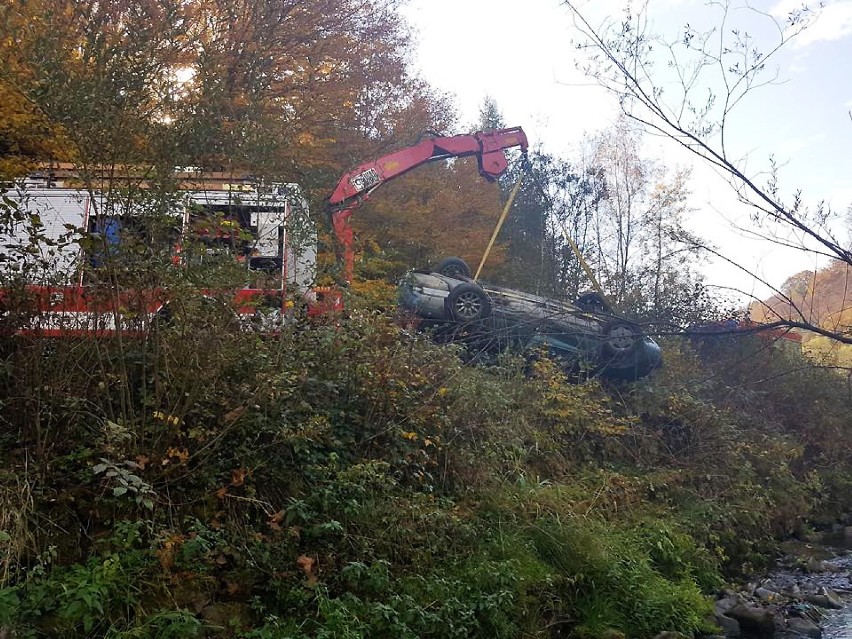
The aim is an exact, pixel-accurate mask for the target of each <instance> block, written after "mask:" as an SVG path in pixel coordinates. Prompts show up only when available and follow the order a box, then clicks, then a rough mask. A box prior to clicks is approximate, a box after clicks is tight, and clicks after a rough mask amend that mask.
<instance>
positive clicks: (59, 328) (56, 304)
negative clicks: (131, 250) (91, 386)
mask: <svg viewBox="0 0 852 639" xmlns="http://www.w3.org/2000/svg"><path fill="white" fill-rule="evenodd" d="M205 186H206V188H203V189H188V190H182V191H179V192H177V193H175V194H174V195H173V197H170V198H169V200H168V203H167V204H164V203H163V201H162V200H161V199H159V200H157V199H155V198H153V197H147V195H146V193H145V192H144V191H140V190H137V191H136V192H135V194H136V197H133V198H129V197H126V194H123V192H122V191H121V190H119V189H107V190H95V189H91V190H82V189H77V188H68V187H67V186H66V185H65V184H62V183H60V184H58V185H56V186H54V185H53V184H45V183H41V184H39V183H32V182H31V183H30V184H23V185H18V186H15V187H13V188H8V189H7V190H5V192H4V193H3V198H2V201H0V318H2V321H0V329H3V328H4V327H3V326H2V324H6V326H5V329H6V330H5V331H4V332H6V333H8V332H9V331H10V330H11V332H14V333H21V332H24V333H28V332H38V333H40V334H48V335H61V334H66V333H79V332H84V333H88V332H92V331H94V332H105V331H106V332H110V331H115V330H116V328H117V327H119V326H121V327H122V328H123V329H124V330H145V323H146V320H150V319H151V318H152V317H156V316H158V315H159V316H164V315H165V314H168V313H169V312H170V308H171V307H170V305H171V306H173V305H174V300H170V299H169V294H168V292H167V291H164V290H159V289H155V290H138V287H137V288H135V289H134V288H130V289H124V288H122V287H120V285H116V283H115V281H113V282H112V286H110V280H109V278H106V277H101V275H102V274H103V269H104V268H105V267H106V266H107V265H108V264H109V263H110V260H111V259H114V261H115V262H116V263H117V262H119V261H120V260H123V259H125V258H124V257H123V254H122V252H121V248H122V247H123V246H125V245H126V244H127V243H128V242H130V241H136V242H139V241H140V240H141V241H143V242H147V243H148V244H149V245H150V244H151V243H157V245H158V248H159V250H160V252H161V254H163V253H165V254H167V260H168V261H170V262H171V263H172V264H174V266H175V267H177V268H180V267H182V266H184V267H190V266H198V264H199V263H200V262H203V261H204V260H206V259H209V258H212V257H216V258H219V259H221V258H222V256H223V255H227V256H229V257H232V258H233V260H234V262H235V264H236V265H237V267H238V268H244V270H245V277H244V281H243V283H242V285H241V286H239V287H237V288H236V289H231V290H228V291H221V290H216V291H215V296H216V298H217V299H221V298H223V297H227V302H226V303H227V304H228V305H230V307H231V308H232V310H233V312H234V313H236V315H237V316H238V317H241V318H246V317H248V316H257V315H258V314H259V307H260V306H265V307H266V308H265V309H264V310H265V311H268V310H269V307H270V306H272V307H273V308H274V307H277V308H275V310H276V311H278V314H279V315H281V314H284V313H286V312H287V311H288V309H289V308H290V307H292V305H293V304H294V303H295V304H298V305H301V306H304V307H306V308H307V310H308V313H312V314H316V313H320V312H324V311H326V310H328V307H329V305H330V306H331V307H334V306H336V305H338V304H339V297H336V296H334V295H332V294H331V293H330V292H329V291H325V290H323V289H317V288H316V287H315V286H314V284H315V278H316V257H317V254H316V244H317V236H316V229H315V227H314V224H313V221H312V220H311V217H310V215H309V212H308V206H307V202H306V200H305V198H304V197H303V195H302V194H301V191H300V190H299V188H298V187H297V186H296V185H294V184H281V185H274V186H272V187H268V188H266V189H263V190H259V189H257V188H256V187H255V186H253V185H251V184H248V183H245V182H230V183H227V182H220V183H218V184H215V185H214V187H215V188H211V185H210V184H207V185H205ZM152 220H157V221H158V227H157V228H159V229H160V232H159V233H158V234H157V237H153V236H152V232H151V229H152V226H151V224H150V223H151V221H152ZM116 288H119V289H120V290H116ZM22 294H23V295H24V296H25V298H26V299H24V300H23V302H25V303H24V304H22V303H21V301H22V300H21V299H18V300H17V301H16V302H14V303H13V300H12V297H13V296H14V295H18V296H19V297H20V295H22ZM209 295H210V297H211V298H212V297H213V296H214V292H213V291H211V292H210V294H209ZM13 308H14V309H20V308H26V309H29V310H28V311H27V312H26V313H23V314H21V313H18V314H17V316H16V315H15V313H13V312H12V309H13ZM128 318H133V320H132V321H131V320H130V319H128ZM140 318H141V319H140Z"/></svg>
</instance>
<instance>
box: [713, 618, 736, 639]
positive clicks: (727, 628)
mask: <svg viewBox="0 0 852 639" xmlns="http://www.w3.org/2000/svg"><path fill="white" fill-rule="evenodd" d="M713 621H714V623H715V624H716V625H717V626H719V627H720V628H721V629H722V632H724V633H725V636H726V637H730V638H731V639H733V638H734V637H739V636H740V635H741V634H742V631H741V630H740V622H739V621H737V620H736V619H732V618H731V617H728V616H727V615H714V619H713Z"/></svg>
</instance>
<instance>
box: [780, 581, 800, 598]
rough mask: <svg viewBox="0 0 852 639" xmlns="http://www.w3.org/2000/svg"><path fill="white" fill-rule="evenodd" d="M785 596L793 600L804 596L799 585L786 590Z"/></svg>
mask: <svg viewBox="0 0 852 639" xmlns="http://www.w3.org/2000/svg"><path fill="white" fill-rule="evenodd" d="M784 594H785V595H786V596H788V597H791V598H793V599H795V598H797V597H801V596H802V589H801V588H799V584H793V585H792V586H789V587H787V588H785V589H784Z"/></svg>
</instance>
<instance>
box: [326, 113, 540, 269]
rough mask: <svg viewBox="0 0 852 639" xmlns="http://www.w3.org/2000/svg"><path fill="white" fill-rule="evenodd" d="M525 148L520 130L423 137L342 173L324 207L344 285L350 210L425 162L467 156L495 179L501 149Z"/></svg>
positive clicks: (502, 164) (503, 164) (501, 168)
mask: <svg viewBox="0 0 852 639" xmlns="http://www.w3.org/2000/svg"><path fill="white" fill-rule="evenodd" d="M528 146H529V143H528V142H527V136H526V134H525V133H524V131H523V129H522V128H521V127H514V128H510V129H499V130H495V131H478V132H476V133H471V134H465V135H453V136H434V137H427V138H424V139H422V140H420V141H419V142H417V143H416V144H413V145H411V146H408V147H405V148H402V149H399V150H397V151H392V152H391V153H388V154H387V155H383V156H381V157H379V158H377V159H375V160H370V161H369V162H365V163H364V164H361V165H360V166H357V167H355V168H354V169H352V170H351V171H347V172H346V173H344V174H343V176H342V177H341V178H340V180H339V181H338V183H337V186H336V187H335V189H334V191H333V192H332V194H331V196H330V197H329V198H328V200H327V207H328V209H329V210H330V211H331V223H332V229H333V231H334V235H335V238H336V239H337V242H338V245H339V246H340V247H341V248H342V252H343V262H344V263H343V267H344V278H345V280H346V282H350V281H351V280H352V276H353V273H354V267H355V256H354V253H353V248H352V241H353V233H352V227H351V225H350V218H351V217H352V213H353V211H354V210H355V209H356V208H357V207H358V206H360V205H361V204H362V203H363V202H364V201H365V200H367V199H368V198H369V197H370V194H371V193H372V192H373V191H374V190H376V189H377V188H378V187H380V186H381V185H382V184H384V183H386V182H388V181H390V180H392V179H394V178H396V177H399V176H400V175H403V174H404V173H407V172H408V171H411V170H412V169H415V168H417V167H418V166H421V165H423V164H427V163H429V162H434V161H436V160H444V159H448V158H461V157H470V156H476V158H477V162H478V164H479V173H480V175H482V176H483V177H484V178H485V179H487V180H495V179H497V178H498V177H499V176H500V175H502V174H503V173H504V172H505V171H506V169H507V168H508V166H509V165H508V160H507V159H506V153H505V150H506V149H509V148H512V147H520V149H521V151H522V152H524V153H526V151H527V148H528Z"/></svg>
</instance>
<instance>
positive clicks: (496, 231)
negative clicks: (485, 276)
mask: <svg viewBox="0 0 852 639" xmlns="http://www.w3.org/2000/svg"><path fill="white" fill-rule="evenodd" d="M524 168H525V170H526V172H527V173H529V174H530V176H531V177H532V178H533V183H534V184H535V186H536V187H537V189H538V191H539V193H540V194H541V196H542V198H543V199H544V201H545V202H546V203H547V205H548V207H549V208H550V210H551V212H552V211H553V201H552V200H551V199H550V196H548V195H547V192H546V191H545V190H544V188H542V186H541V184H539V182H538V180H536V179H535V174H534V173H533V170H532V166H530V163H529V160H526V162H524ZM523 180H524V174H523V173H521V176H520V177H519V178H518V181H517V182H515V186H514V187H513V188H512V192H511V193H510V194H509V199H508V200H506V205H505V206H504V207H503V212H502V213H501V214H500V219H498V220H497V226H496V227H494V232H493V233H492V234H491V239H490V240H489V241H488V247H487V248H486V249H485V253H484V254H483V255H482V260H481V261H480V262H479V267H478V268H477V269H476V274H475V275H474V276H473V279H474V280H478V279H479V275H480V273H482V267H483V266H485V262H486V260H487V259H488V255H489V254H490V253H491V249H492V248H493V247H494V242H495V241H496V239H497V235H498V234H499V233H500V229H502V228H503V223H504V222H505V221H506V216H507V215H508V214H509V209H511V208H512V203H513V202H514V201H515V196H516V195H517V194H518V191H519V190H520V188H521V182H523ZM557 223H558V224H559V230H560V231H562V237H564V238H565V241H566V242H567V243H568V246H570V247H571V251H572V252H573V253H574V256H575V257H576V258H577V261H578V262H579V263H580V267H581V268H582V269H583V272H584V273H585V274H586V277H588V278H589V281H590V282H591V283H592V287H593V288H594V289H595V291H597V293H598V295H600V296H601V297H602V298H606V296H605V295H604V292H603V288H601V285H600V283H599V282H598V279H597V278H596V277H595V274H594V273H593V272H592V267H590V266H589V263H588V262H587V261H586V258H584V257H583V254H582V253H581V252H580V247H579V246H577V243H576V242H575V241H574V239H573V238H572V237H571V236H570V235H569V234H568V229H566V228H565V225H564V224H563V223H562V222H561V221H559V220H557Z"/></svg>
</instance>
